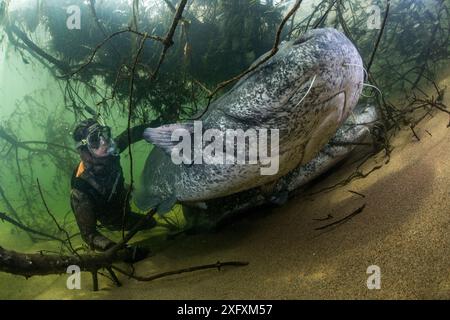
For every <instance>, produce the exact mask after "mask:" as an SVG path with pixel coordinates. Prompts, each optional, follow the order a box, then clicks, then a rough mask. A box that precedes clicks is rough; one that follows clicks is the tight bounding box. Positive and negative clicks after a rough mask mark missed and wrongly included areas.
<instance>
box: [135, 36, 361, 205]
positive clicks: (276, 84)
mask: <svg viewBox="0 0 450 320" xmlns="http://www.w3.org/2000/svg"><path fill="white" fill-rule="evenodd" d="M360 66H362V61H361V57H360V56H359V54H358V52H357V50H356V48H355V47H354V46H353V44H352V43H351V42H350V41H349V40H348V39H347V38H346V37H345V36H344V35H343V34H342V33H340V32H338V31H337V30H335V29H330V28H327V29H316V30H311V31H309V32H308V33H306V34H305V35H304V36H302V37H301V38H299V39H297V40H295V41H291V42H286V43H284V44H283V45H282V46H280V50H279V52H278V53H277V54H276V55H275V56H274V57H272V58H271V59H269V60H268V61H267V62H265V63H264V64H263V65H261V66H260V67H258V68H257V69H256V70H255V71H254V72H252V73H251V74H249V75H247V76H246V77H245V78H243V79H241V80H240V81H239V82H238V83H237V84H236V85H235V86H234V87H233V88H232V89H231V90H230V91H229V92H227V93H226V94H225V95H223V96H222V97H220V98H219V99H217V100H216V101H215V102H213V103H212V104H211V106H210V107H209V110H208V112H207V113H206V114H205V115H204V116H203V117H202V119H201V121H202V122H203V129H204V130H205V129H209V128H214V129H219V130H221V131H225V130H226V129H243V130H244V131H246V130H247V129H250V128H253V129H260V128H266V129H279V136H280V141H279V144H280V150H279V153H280V160H279V161H280V166H279V171H278V173H277V174H275V175H267V176H264V175H261V173H260V167H261V165H260V164H257V165H248V164H246V165H237V164H235V165H210V164H201V165H200V164H193V165H174V164H173V163H172V161H171V159H170V157H169V156H168V155H166V154H165V153H163V152H162V151H161V150H159V148H155V149H154V150H153V151H152V152H151V154H150V156H149V158H148V159H147V163H146V166H145V169H144V172H143V175H142V181H141V185H140V187H139V189H138V192H137V194H136V195H135V196H136V200H137V204H138V206H140V207H141V208H142V209H148V208H149V207H152V206H155V205H157V204H158V203H161V202H163V201H166V200H167V199H168V198H170V197H173V198H175V199H176V201H178V202H181V203H183V202H193V201H204V200H208V199H214V198H219V197H224V196H228V195H231V194H235V193H238V192H241V191H244V190H248V189H251V188H255V187H258V186H262V185H266V184H270V183H272V182H273V181H276V180H278V179H279V178H280V177H282V176H284V175H286V174H287V173H289V172H290V171H292V170H293V169H295V168H297V167H298V166H299V165H302V164H305V163H307V162H309V161H310V160H311V159H312V158H313V157H314V156H315V155H316V154H317V153H318V152H319V150H320V149H321V148H322V147H323V146H324V145H325V144H326V143H327V142H328V141H329V140H330V138H331V137H332V136H333V135H334V134H335V132H336V130H337V129H338V128H339V127H340V126H341V124H342V123H343V122H344V121H345V119H346V118H347V117H348V115H349V114H350V112H351V111H352V109H353V108H354V107H355V105H356V102H357V101H358V98H359V96H360V93H361V90H362V85H363V78H364V74H363V69H362V68H361V67H360ZM314 77H315V78H314ZM313 79H314V83H313V85H312V86H311V83H312V81H313ZM308 89H310V91H309V93H308V94H307V92H308ZM302 99H303V100H302Z"/></svg>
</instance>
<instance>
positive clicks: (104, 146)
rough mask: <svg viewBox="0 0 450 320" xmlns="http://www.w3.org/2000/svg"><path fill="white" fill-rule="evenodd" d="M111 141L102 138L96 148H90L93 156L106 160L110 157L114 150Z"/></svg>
mask: <svg viewBox="0 0 450 320" xmlns="http://www.w3.org/2000/svg"><path fill="white" fill-rule="evenodd" d="M111 144H112V143H111V141H108V140H106V139H105V138H104V137H100V139H99V142H98V145H97V147H96V148H90V150H89V151H90V152H91V154H92V155H93V156H94V157H95V158H105V157H107V156H109V155H110V149H111V148H112V145H111Z"/></svg>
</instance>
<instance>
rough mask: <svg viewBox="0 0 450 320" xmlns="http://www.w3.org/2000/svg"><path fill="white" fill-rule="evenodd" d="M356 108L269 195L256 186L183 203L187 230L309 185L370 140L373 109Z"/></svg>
mask: <svg viewBox="0 0 450 320" xmlns="http://www.w3.org/2000/svg"><path fill="white" fill-rule="evenodd" d="M356 109H357V110H355V112H354V113H353V114H352V115H351V116H350V117H348V119H347V121H345V122H344V124H343V125H342V126H341V127H340V128H339V130H338V131H337V132H336V134H335V135H334V137H333V138H332V139H331V140H330V142H329V143H327V144H326V145H325V146H324V147H323V148H322V150H320V152H319V153H318V154H317V156H316V157H315V158H313V159H312V160H311V161H310V162H308V163H307V164H304V165H301V166H298V167H297V168H295V169H294V170H292V171H291V172H289V173H288V174H287V175H285V176H284V177H281V178H280V179H279V180H278V181H276V182H275V183H274V185H273V186H272V190H271V191H270V192H269V193H268V192H267V190H264V189H263V188H260V187H257V188H252V189H250V190H246V191H243V192H240V193H236V194H232V195H230V196H227V197H223V198H218V199H212V200H208V201H206V202H203V203H185V204H184V206H183V211H184V214H185V217H186V220H187V222H188V228H189V229H194V230H210V229H213V228H214V227H216V226H217V225H218V224H220V223H221V222H222V221H223V220H225V219H227V218H230V217H233V216H235V215H237V214H239V213H241V212H244V211H246V210H249V209H252V208H255V207H262V206H267V205H273V204H275V205H280V204H283V202H284V201H287V199H288V198H289V197H291V196H293V195H295V194H296V193H297V192H298V191H300V190H301V189H302V188H304V187H305V186H307V184H308V183H309V182H311V181H312V180H314V179H315V178H317V177H319V176H320V175H322V174H324V173H325V172H327V171H328V170H330V169H331V168H332V167H333V166H335V165H336V164H337V163H339V162H340V161H342V160H343V159H345V158H346V157H347V156H348V155H349V154H350V153H351V152H352V151H353V150H354V149H355V148H356V145H355V143H359V142H364V141H370V140H369V133H370V131H371V129H372V128H373V127H374V126H375V125H376V124H377V120H378V116H377V113H376V111H375V107H373V106H370V105H367V106H358V107H357V108H356ZM339 143H340V144H339ZM342 143H344V144H342ZM345 143H347V144H345ZM352 143H353V144H352ZM280 198H282V200H281V201H280Z"/></svg>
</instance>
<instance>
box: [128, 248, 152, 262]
mask: <svg viewBox="0 0 450 320" xmlns="http://www.w3.org/2000/svg"><path fill="white" fill-rule="evenodd" d="M123 250H125V258H124V259H123V261H124V262H126V263H136V262H138V261H141V260H144V259H145V258H147V257H148V256H149V254H150V250H149V249H148V248H145V247H140V246H136V245H127V246H126V247H125V248H124V249H123Z"/></svg>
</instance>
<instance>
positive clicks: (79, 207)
mask: <svg viewBox="0 0 450 320" xmlns="http://www.w3.org/2000/svg"><path fill="white" fill-rule="evenodd" d="M70 201H71V204H72V208H73V212H74V214H75V219H76V221H77V224H78V228H79V229H80V233H81V237H82V238H83V240H84V242H86V243H87V244H88V245H89V246H90V247H92V248H94V249H95V250H99V251H105V250H107V249H109V248H111V247H112V246H113V245H115V242H113V241H111V240H110V239H108V238H107V237H105V236H104V235H102V234H101V233H100V232H98V231H97V218H96V216H95V211H94V207H93V205H92V203H91V200H90V198H89V197H88V196H87V195H86V194H84V193H83V192H81V191H79V190H76V189H73V190H72V192H71V195H70Z"/></svg>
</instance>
